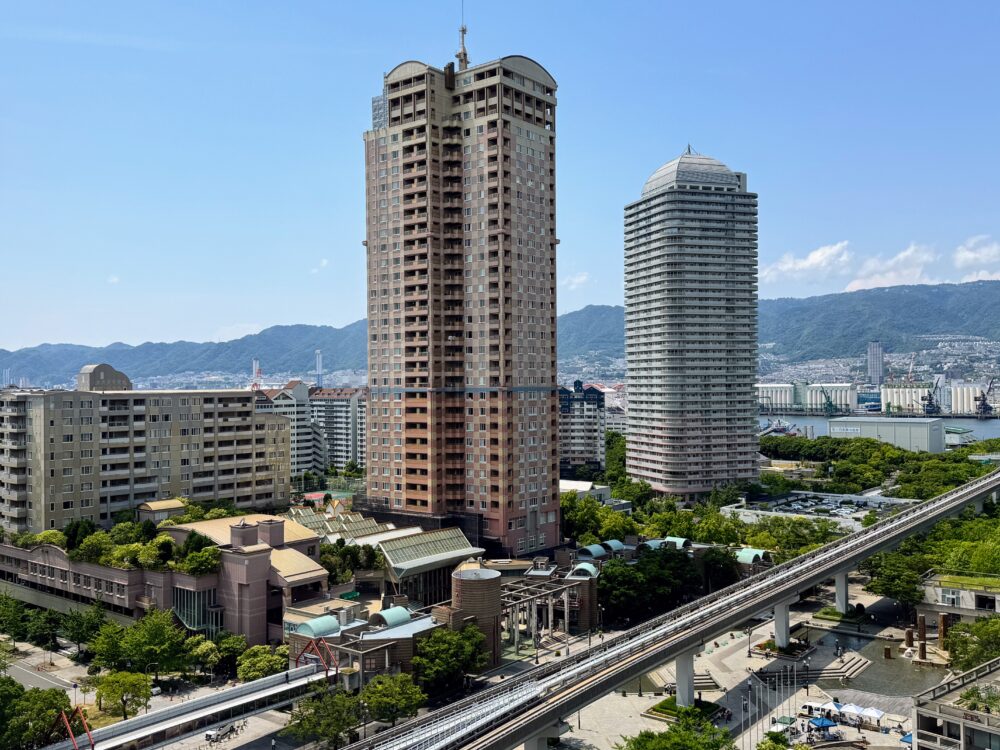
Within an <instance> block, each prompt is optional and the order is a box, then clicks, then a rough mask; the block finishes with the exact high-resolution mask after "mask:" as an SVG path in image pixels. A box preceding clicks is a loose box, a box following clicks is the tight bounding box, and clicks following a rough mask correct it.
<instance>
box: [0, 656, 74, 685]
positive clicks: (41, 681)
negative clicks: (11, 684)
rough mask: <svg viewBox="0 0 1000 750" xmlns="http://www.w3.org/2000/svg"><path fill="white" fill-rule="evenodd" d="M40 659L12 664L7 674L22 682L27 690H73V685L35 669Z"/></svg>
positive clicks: (35, 658) (23, 660)
mask: <svg viewBox="0 0 1000 750" xmlns="http://www.w3.org/2000/svg"><path fill="white" fill-rule="evenodd" d="M37 663H38V657H34V658H33V660H32V661H31V662H29V661H27V660H25V659H22V660H20V661H15V662H12V663H11V665H10V666H9V667H8V668H7V674H8V676H10V677H13V678H14V679H15V680H17V681H18V682H20V683H21V684H22V685H24V686H25V687H26V688H42V689H43V690H44V689H47V688H60V689H61V690H69V691H72V690H73V683H71V682H66V680H63V679H60V678H59V677H54V676H53V675H50V674H48V673H46V672H40V671H39V670H37V669H35V666H34V665H35V664H37Z"/></svg>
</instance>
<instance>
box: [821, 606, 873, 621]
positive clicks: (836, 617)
mask: <svg viewBox="0 0 1000 750" xmlns="http://www.w3.org/2000/svg"><path fill="white" fill-rule="evenodd" d="M813 617H815V618H816V619H817V620H829V621H830V622H849V623H852V624H853V623H856V622H858V621H859V620H861V619H863V618H864V615H860V616H859V615H858V614H857V613H856V612H853V611H852V612H848V613H847V614H846V615H845V614H844V613H842V612H838V611H837V608H836V607H823V609H821V610H820V611H819V612H817V613H816V614H815V615H813Z"/></svg>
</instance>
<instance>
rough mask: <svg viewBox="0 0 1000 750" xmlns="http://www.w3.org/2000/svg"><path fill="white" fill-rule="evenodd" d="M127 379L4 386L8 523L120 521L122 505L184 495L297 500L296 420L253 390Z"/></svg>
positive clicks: (2, 440) (3, 481)
mask: <svg viewBox="0 0 1000 750" xmlns="http://www.w3.org/2000/svg"><path fill="white" fill-rule="evenodd" d="M101 367H106V366H101ZM84 369H85V370H86V369H87V368H84ZM109 369H110V368H109ZM119 376H120V377H121V378H124V377H125V376H124V375H122V374H121V373H117V375H115V376H113V377H112V378H110V379H111V380H112V381H113V382H114V383H115V385H116V387H118V386H121V385H123V384H127V385H128V388H126V389H120V390H76V391H62V390H17V389H4V390H0V527H2V529H3V530H4V531H6V532H9V533H16V532H24V531H30V532H34V533H37V532H40V531H45V530H46V529H62V528H63V527H65V526H66V524H68V523H69V522H70V521H72V520H74V519H83V518H89V519H91V520H93V521H94V522H95V523H97V524H98V525H102V526H109V525H110V524H111V522H112V515H113V514H114V513H116V512H118V511H123V510H132V509H134V508H135V507H136V506H138V505H139V504H141V503H143V502H147V501H153V500H160V499H164V498H171V497H177V496H184V497H189V498H191V499H192V500H231V501H233V502H234V503H235V504H236V505H237V506H240V507H245V508H250V507H266V506H271V505H282V504H286V503H287V502H288V495H289V482H290V465H289V426H288V420H287V419H285V418H284V417H280V416H277V415H270V414H259V413H256V412H255V411H254V404H253V401H254V397H253V393H252V392H250V391H238V390H218V391H187V390H177V391H164V390H161V391H134V390H131V383H128V380H127V378H125V380H124V381H123V380H121V379H120V378H119ZM81 382H82V383H83V384H87V382H88V381H87V380H86V379H85V380H82V381H81Z"/></svg>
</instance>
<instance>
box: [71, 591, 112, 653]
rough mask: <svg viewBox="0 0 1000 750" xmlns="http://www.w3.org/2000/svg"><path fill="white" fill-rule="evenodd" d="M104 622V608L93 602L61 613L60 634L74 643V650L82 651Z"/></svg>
mask: <svg viewBox="0 0 1000 750" xmlns="http://www.w3.org/2000/svg"><path fill="white" fill-rule="evenodd" d="M103 624H104V608H103V607H101V605H100V604H99V603H96V602H95V603H94V604H92V605H91V606H89V607H87V608H86V609H72V610H70V611H69V612H67V613H66V614H65V615H63V618H62V635H63V636H64V637H65V638H66V639H67V640H69V641H72V642H73V643H74V644H76V650H77V651H78V652H82V651H83V650H84V646H85V645H86V644H88V643H90V642H91V641H92V640H93V639H94V638H95V637H96V636H97V633H98V632H99V631H100V629H101V626H102V625H103Z"/></svg>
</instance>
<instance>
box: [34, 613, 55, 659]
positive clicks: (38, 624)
mask: <svg viewBox="0 0 1000 750" xmlns="http://www.w3.org/2000/svg"><path fill="white" fill-rule="evenodd" d="M61 630H62V615H60V614H59V613H58V612H54V611H53V610H51V609H33V610H31V611H30V612H29V613H28V640H29V641H30V642H31V643H33V644H34V645H36V646H39V647H40V648H44V649H48V650H49V651H55V650H56V649H58V648H59V632H60V631H61Z"/></svg>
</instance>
